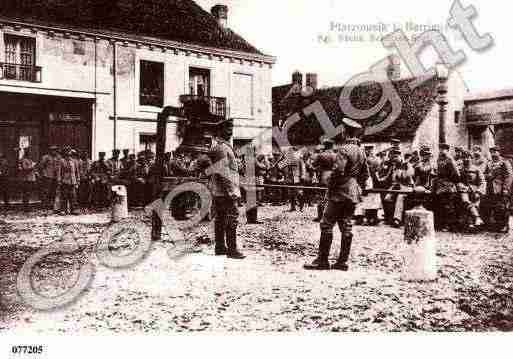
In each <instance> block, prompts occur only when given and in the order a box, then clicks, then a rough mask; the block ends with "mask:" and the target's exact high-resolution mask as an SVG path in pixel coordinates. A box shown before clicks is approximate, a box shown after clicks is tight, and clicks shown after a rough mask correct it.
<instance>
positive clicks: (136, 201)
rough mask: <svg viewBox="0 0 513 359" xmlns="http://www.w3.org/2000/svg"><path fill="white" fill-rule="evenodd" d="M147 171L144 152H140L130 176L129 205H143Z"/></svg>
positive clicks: (148, 169) (148, 170)
mask: <svg viewBox="0 0 513 359" xmlns="http://www.w3.org/2000/svg"><path fill="white" fill-rule="evenodd" d="M149 172H150V168H149V166H148V163H147V162H146V159H145V155H144V152H140V153H139V154H138V155H137V161H136V164H135V167H134V173H133V177H131V178H132V181H131V184H130V193H131V196H130V197H129V198H130V202H131V205H133V206H136V207H142V206H144V205H145V193H146V181H147V179H148V174H149Z"/></svg>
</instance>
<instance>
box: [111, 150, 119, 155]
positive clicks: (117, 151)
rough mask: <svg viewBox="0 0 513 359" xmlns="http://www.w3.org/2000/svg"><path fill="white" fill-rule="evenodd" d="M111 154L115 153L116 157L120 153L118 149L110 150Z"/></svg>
mask: <svg viewBox="0 0 513 359" xmlns="http://www.w3.org/2000/svg"><path fill="white" fill-rule="evenodd" d="M112 153H117V154H118V155H119V154H120V153H121V152H120V151H119V150H118V149H114V150H112Z"/></svg>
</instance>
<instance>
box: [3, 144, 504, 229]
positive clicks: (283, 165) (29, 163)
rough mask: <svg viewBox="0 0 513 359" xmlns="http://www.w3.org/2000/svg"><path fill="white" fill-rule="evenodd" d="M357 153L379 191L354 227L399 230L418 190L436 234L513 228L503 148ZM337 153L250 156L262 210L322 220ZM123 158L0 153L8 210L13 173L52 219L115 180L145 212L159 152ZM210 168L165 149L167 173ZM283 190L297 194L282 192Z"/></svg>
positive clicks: (97, 201) (394, 148) (106, 195)
mask: <svg viewBox="0 0 513 359" xmlns="http://www.w3.org/2000/svg"><path fill="white" fill-rule="evenodd" d="M360 146H361V145H360ZM363 147H364V148H363V150H364V153H365V155H366V161H367V167H368V170H369V176H368V178H367V179H366V183H361V184H360V187H361V188H362V189H366V190H370V189H379V190H385V191H383V192H382V193H374V192H372V191H366V192H365V193H364V196H363V201H362V202H361V203H359V204H358V205H357V206H356V208H355V213H354V220H355V222H356V224H360V225H363V224H366V225H377V224H379V223H380V222H381V221H384V222H385V223H386V224H388V225H391V226H395V227H399V226H401V225H402V224H403V216H404V212H405V211H406V210H407V209H409V208H411V207H412V205H413V203H414V201H413V200H412V198H413V196H414V194H415V195H416V196H417V197H418V196H419V194H423V196H422V197H423V198H422V202H423V203H424V205H425V207H427V208H428V209H430V210H433V211H434V212H435V222H436V223H435V224H436V226H437V228H438V229H440V230H443V231H446V230H450V231H457V230H462V229H466V230H477V229H481V228H487V229H489V230H493V231H497V232H508V231H509V216H510V213H509V209H510V203H511V195H512V183H513V170H512V165H511V163H510V161H509V160H507V159H504V158H503V157H502V156H501V151H500V149H499V148H496V147H493V148H490V149H489V152H490V156H491V157H490V158H487V157H486V156H485V155H484V154H483V151H482V149H481V148H480V147H478V146H475V147H473V148H472V149H471V150H470V151H467V150H465V149H463V148H460V147H456V148H454V149H453V150H454V152H452V151H451V150H452V149H451V147H450V146H449V145H448V144H440V145H439V151H438V153H439V154H438V158H437V159H434V157H433V153H432V149H431V148H430V147H428V146H422V147H421V148H420V149H419V150H415V151H412V152H410V153H403V152H402V151H401V150H400V141H399V140H392V141H391V144H390V146H389V148H387V149H386V150H384V151H381V152H379V153H377V154H375V153H374V147H373V146H363ZM336 153H337V148H336V146H335V144H334V143H333V142H332V141H330V140H327V141H325V142H324V143H323V145H321V146H317V147H315V148H306V147H305V148H300V147H292V148H290V149H288V150H287V151H285V153H282V152H275V153H273V154H272V155H264V154H258V155H256V156H255V158H254V166H255V167H254V172H253V173H254V176H255V179H254V181H255V182H256V184H257V185H264V184H268V185H275V186H274V187H273V186H270V187H268V188H265V189H264V188H258V190H257V192H256V193H257V202H258V204H260V205H261V204H264V203H269V204H272V205H277V206H278V205H285V204H288V205H290V208H289V209H288V210H289V211H296V210H300V211H303V210H304V208H305V206H312V205H313V204H314V203H317V218H315V219H314V220H315V221H320V220H321V218H322V215H323V212H324V207H325V205H326V200H325V198H324V193H323V191H322V190H319V189H315V188H316V187H328V186H329V179H330V175H331V173H332V171H333V166H334V165H335V162H336V161H335V159H336ZM120 155H121V151H119V150H114V151H113V152H112V156H111V158H109V159H106V153H105V152H100V153H99V158H98V160H97V161H94V162H93V161H92V160H91V159H90V158H89V156H88V154H87V153H86V152H81V153H79V152H78V151H76V150H74V149H72V148H70V147H64V148H62V149H59V148H58V147H57V146H51V147H50V149H49V153H48V154H45V155H44V156H43V157H42V158H41V159H40V161H39V162H37V163H36V162H34V161H33V160H32V159H31V156H30V149H25V150H24V154H23V156H22V157H21V159H19V160H18V161H17V163H15V164H10V163H8V161H7V159H6V158H5V157H4V156H3V155H2V154H0V191H1V192H2V193H1V194H0V200H3V202H4V204H5V205H8V204H9V199H10V198H9V197H10V192H11V190H12V185H11V186H9V182H10V181H11V182H12V178H13V177H14V178H16V181H17V182H16V184H17V186H19V187H18V188H20V189H21V192H22V199H23V203H24V204H28V202H29V198H30V197H31V196H32V197H33V196H34V195H35V194H37V195H39V198H40V200H41V203H42V205H43V207H44V208H46V209H49V210H53V211H55V212H57V213H62V214H77V213H78V212H79V210H80V208H103V207H107V206H109V205H110V203H111V190H110V188H111V186H112V185H116V184H122V185H124V186H126V187H127V190H128V202H129V205H130V206H132V207H142V206H145V205H146V204H148V203H149V202H150V201H151V200H152V199H153V196H154V195H155V194H154V193H153V184H154V179H153V178H154V177H153V176H152V174H153V173H154V171H155V154H154V153H153V152H152V151H150V150H145V151H141V152H139V153H137V154H134V153H130V151H129V150H127V149H125V150H123V151H122V157H121V156H120ZM206 163H209V159H208V158H207V159H203V158H202V155H199V154H198V155H186V154H180V153H166V156H165V160H164V176H167V177H192V178H207V177H208V175H207V173H206V172H205V169H206V168H207V167H208V166H207V165H205V164H206ZM210 163H211V162H210ZM236 163H237V167H238V172H239V174H240V176H241V178H245V177H246V176H247V175H248V174H251V172H250V171H248V163H249V161H248V158H246V157H245V155H243V154H241V153H237V152H236ZM251 175H252V174H251ZM10 178H11V180H9V179H10ZM250 181H251V180H250ZM276 185H278V186H276ZM283 185H287V186H299V187H300V188H287V187H279V186H283ZM310 187H311V188H312V189H310ZM386 190H389V191H391V192H386ZM245 192H246V191H245V187H244V186H242V187H241V194H242V195H241V198H240V199H238V205H239V206H242V204H243V202H244V201H245ZM378 192H379V191H378ZM191 206H192V204H191Z"/></svg>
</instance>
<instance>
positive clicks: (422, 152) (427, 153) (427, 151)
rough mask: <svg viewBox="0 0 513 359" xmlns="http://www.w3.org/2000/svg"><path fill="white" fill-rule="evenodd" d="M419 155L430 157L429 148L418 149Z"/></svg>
mask: <svg viewBox="0 0 513 359" xmlns="http://www.w3.org/2000/svg"><path fill="white" fill-rule="evenodd" d="M420 155H421V156H427V155H431V148H429V147H422V148H421V149H420Z"/></svg>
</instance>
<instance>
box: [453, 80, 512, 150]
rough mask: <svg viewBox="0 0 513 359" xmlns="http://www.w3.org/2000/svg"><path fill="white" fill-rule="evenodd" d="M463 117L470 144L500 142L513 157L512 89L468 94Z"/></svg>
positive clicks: (490, 144)
mask: <svg viewBox="0 0 513 359" xmlns="http://www.w3.org/2000/svg"><path fill="white" fill-rule="evenodd" d="M462 120H463V121H464V123H465V124H466V127H467V128H468V133H469V146H473V145H481V146H483V147H484V148H486V149H488V148H489V147H490V146H495V145H497V146H499V147H500V148H501V149H502V150H503V153H504V154H505V155H506V156H509V157H511V156H513V89H506V90H499V91H491V92H487V93H475V94H469V95H467V96H466V97H465V108H464V111H463V119H462Z"/></svg>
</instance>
